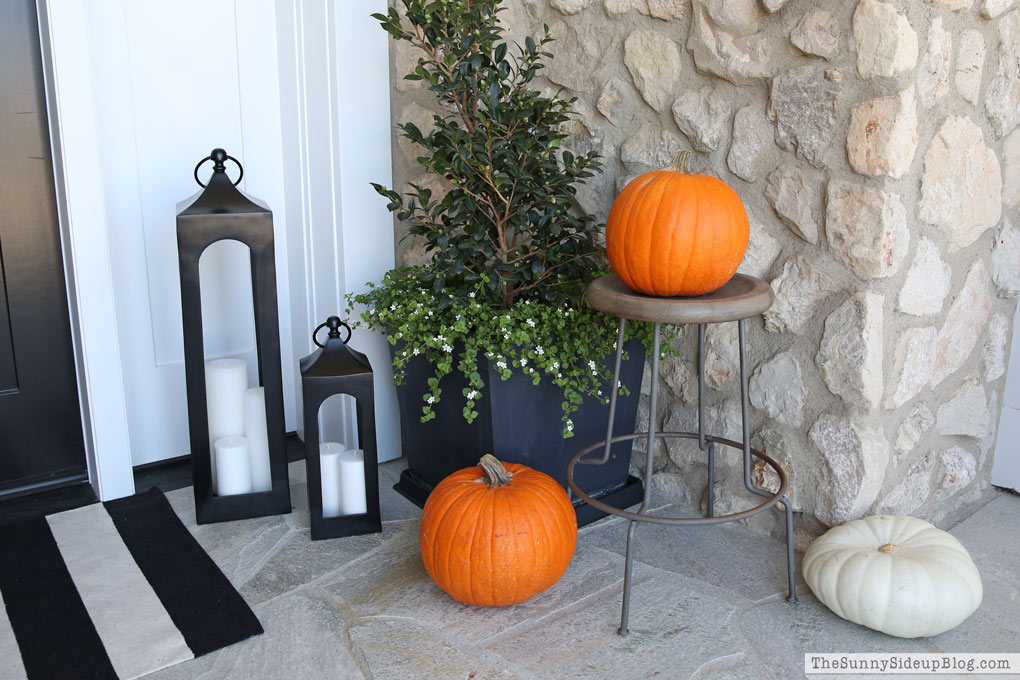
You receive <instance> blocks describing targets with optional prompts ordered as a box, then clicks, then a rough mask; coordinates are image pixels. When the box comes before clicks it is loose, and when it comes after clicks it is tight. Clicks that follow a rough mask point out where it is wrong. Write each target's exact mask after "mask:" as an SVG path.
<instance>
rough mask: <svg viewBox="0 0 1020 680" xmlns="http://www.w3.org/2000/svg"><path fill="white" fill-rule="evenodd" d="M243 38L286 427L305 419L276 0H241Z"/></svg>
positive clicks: (251, 178) (243, 97)
mask: <svg viewBox="0 0 1020 680" xmlns="http://www.w3.org/2000/svg"><path fill="white" fill-rule="evenodd" d="M234 8H235V30H236V36H237V38H236V40H237V71H238V72H237V81H238V89H239V95H240V97H239V105H240V120H241V143H242V145H243V151H244V156H243V158H244V163H245V165H246V166H247V167H250V168H256V169H258V171H257V172H248V173H245V177H244V182H245V184H244V189H245V190H246V191H250V192H251V193H252V194H253V195H255V196H257V197H259V198H261V199H263V200H265V201H266V203H267V204H268V205H269V207H270V208H272V209H273V231H274V234H275V243H274V246H275V249H276V272H277V277H276V290H277V298H278V300H279V314H280V319H279V323H280V329H281V331H280V355H281V357H282V361H283V401H284V414H285V427H286V429H287V431H292V430H294V429H295V428H296V427H297V424H298V421H300V419H301V417H300V411H299V410H298V409H297V408H296V406H295V402H296V392H297V384H298V378H299V376H298V362H297V358H295V354H294V337H293V335H291V333H290V332H289V329H290V328H291V326H292V324H293V320H292V313H291V306H292V304H291V300H293V299H294V296H293V295H292V294H291V289H290V287H291V281H290V279H289V277H287V276H285V275H284V273H285V272H286V271H287V267H288V262H289V260H290V258H289V245H290V244H289V243H288V239H287V234H288V232H289V225H290V224H291V222H290V221H289V219H288V217H289V215H288V211H287V210H286V209H285V208H284V206H285V205H286V198H285V192H284V177H285V171H284V153H283V148H284V147H283V140H282V139H281V134H280V132H281V130H282V129H283V126H282V122H281V111H280V107H278V106H277V107H269V106H265V102H267V101H270V102H279V101H280V79H279V76H278V73H279V65H278V60H277V55H276V53H275V51H273V50H270V49H266V45H275V44H276V41H277V35H276V34H277V31H276V21H275V18H276V12H275V7H274V0H235V2H234Z"/></svg>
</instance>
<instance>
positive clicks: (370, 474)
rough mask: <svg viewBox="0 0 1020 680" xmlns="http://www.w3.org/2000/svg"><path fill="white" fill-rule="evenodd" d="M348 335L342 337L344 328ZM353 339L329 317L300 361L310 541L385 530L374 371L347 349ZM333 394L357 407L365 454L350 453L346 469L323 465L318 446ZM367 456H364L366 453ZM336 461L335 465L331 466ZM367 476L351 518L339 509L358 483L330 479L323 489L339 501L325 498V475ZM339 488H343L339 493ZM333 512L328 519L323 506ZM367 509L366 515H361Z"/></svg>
mask: <svg viewBox="0 0 1020 680" xmlns="http://www.w3.org/2000/svg"><path fill="white" fill-rule="evenodd" d="M323 328H328V329H329V336H328V337H327V338H326V342H325V344H322V343H320V342H319V341H318V340H317V339H316V337H315V336H316V334H317V333H318V332H319V331H320V330H322V329H323ZM341 328H343V329H344V330H346V332H347V337H342V335H341V332H340V329H341ZM350 339H351V329H350V326H348V325H347V324H345V323H344V322H343V321H341V320H340V319H339V317H335V316H331V317H329V318H328V319H327V320H326V322H325V323H323V324H321V325H319V327H318V328H316V329H315V331H314V332H313V333H312V341H313V342H314V343H315V344H316V345H317V346H318V347H320V349H317V350H315V351H314V352H312V353H311V354H309V355H308V356H306V357H305V358H304V359H302V360H301V393H302V395H303V397H304V416H305V465H306V467H307V476H308V508H309V513H310V514H311V520H312V540H313V541H317V540H319V539H323V538H338V537H341V536H358V535H361V534H372V533H378V532H380V531H382V520H381V518H380V516H379V469H378V454H377V452H376V441H375V390H374V388H373V386H372V366H371V365H370V364H369V362H368V358H367V357H366V356H365V355H364V354H361V353H360V352H357V351H355V350H352V349H351V348H349V347H348V346H347V341H349V340H350ZM335 394H348V395H350V396H352V397H354V400H355V402H356V404H357V408H356V412H357V418H358V441H359V442H360V443H361V452H351V451H347V452H346V454H347V455H352V456H353V458H352V459H350V460H349V461H348V462H350V463H351V465H349V466H344V464H343V463H342V462H341V464H340V467H339V470H338V467H337V466H334V465H330V466H329V468H328V469H326V468H325V466H324V465H323V461H324V460H325V459H323V458H320V455H322V453H323V451H322V445H321V444H320V442H319V407H320V406H322V403H323V402H324V401H326V399H328V398H329V397H331V396H333V395H335ZM362 452H363V453H362ZM337 454H339V455H344V452H339V451H338V452H327V455H337ZM332 462H334V461H331V463H332ZM362 470H363V476H364V487H363V492H364V502H363V503H362V502H361V498H360V497H358V499H357V500H356V501H355V502H354V508H355V510H353V511H352V512H350V513H346V514H345V511H344V510H342V509H340V507H341V505H340V504H341V503H342V504H343V507H344V508H345V509H346V508H347V507H348V504H347V499H345V498H343V497H342V496H341V494H344V493H348V490H349V489H351V488H353V489H354V490H355V491H356V492H357V493H361V492H362V488H361V487H360V482H361V480H360V479H357V478H348V479H343V480H340V479H332V478H330V479H327V482H328V483H327V484H326V485H325V488H326V489H327V490H336V491H338V493H337V495H336V497H333V498H325V499H324V496H323V489H324V485H323V475H324V473H325V474H327V475H336V474H337V473H338V472H339V473H340V474H341V475H342V474H344V473H348V474H351V473H353V472H361V471H362ZM341 483H342V486H343V487H344V488H343V489H342V490H341ZM324 500H325V501H326V503H325V505H326V506H327V507H328V508H329V511H327V513H326V514H325V515H324V513H323V505H324ZM361 510H363V512H362V511H361Z"/></svg>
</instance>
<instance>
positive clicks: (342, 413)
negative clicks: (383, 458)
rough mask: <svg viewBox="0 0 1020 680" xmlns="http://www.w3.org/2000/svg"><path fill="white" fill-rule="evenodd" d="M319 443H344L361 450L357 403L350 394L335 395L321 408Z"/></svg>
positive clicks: (328, 398)
mask: <svg viewBox="0 0 1020 680" xmlns="http://www.w3.org/2000/svg"><path fill="white" fill-rule="evenodd" d="M319 441H320V442H344V443H345V444H346V445H347V447H348V448H351V449H359V448H361V445H360V444H359V443H358V442H359V441H360V439H359V438H358V414H357V402H356V400H355V399H354V397H352V396H351V395H349V394H334V395H332V396H329V397H327V398H326V400H325V401H324V402H322V406H320V407H319Z"/></svg>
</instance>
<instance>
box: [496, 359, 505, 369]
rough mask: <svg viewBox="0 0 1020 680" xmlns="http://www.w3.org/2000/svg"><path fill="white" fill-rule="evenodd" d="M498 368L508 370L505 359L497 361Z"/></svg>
mask: <svg viewBox="0 0 1020 680" xmlns="http://www.w3.org/2000/svg"><path fill="white" fill-rule="evenodd" d="M496 368H498V369H499V370H501V371H505V370H506V362H505V361H497V362H496Z"/></svg>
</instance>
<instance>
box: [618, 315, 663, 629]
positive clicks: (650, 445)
mask: <svg viewBox="0 0 1020 680" xmlns="http://www.w3.org/2000/svg"><path fill="white" fill-rule="evenodd" d="M660 332H661V326H660V325H659V324H655V325H654V327H653V330H652V385H651V390H650V394H649V397H648V439H647V440H646V449H647V450H646V453H645V495H644V499H643V500H642V502H641V507H640V508H639V509H638V513H639V514H643V513H644V512H646V511H647V510H648V505H649V504H650V503H651V500H652V474H653V472H654V466H655V414H656V412H657V411H658V405H659V345H660V334H661V333H660ZM635 528H636V523H635V522H633V521H631V522H630V526H628V527H627V553H626V555H625V556H624V564H623V609H622V611H621V613H620V629H619V631H617V632H619V634H620V635H626V634H627V633H628V632H629V631H628V623H629V620H630V585H631V583H630V582H631V572H632V570H633V566H634V565H633V551H632V548H633V547H634V545H633V540H634V529H635Z"/></svg>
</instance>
